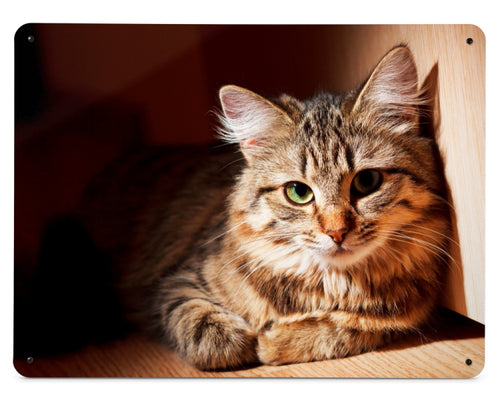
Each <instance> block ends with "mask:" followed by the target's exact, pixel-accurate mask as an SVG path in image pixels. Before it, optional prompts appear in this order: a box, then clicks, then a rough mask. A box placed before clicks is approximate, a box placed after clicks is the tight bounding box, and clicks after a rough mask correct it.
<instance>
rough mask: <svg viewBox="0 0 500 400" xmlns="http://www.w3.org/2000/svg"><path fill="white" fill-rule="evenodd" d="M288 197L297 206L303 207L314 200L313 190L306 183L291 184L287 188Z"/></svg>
mask: <svg viewBox="0 0 500 400" xmlns="http://www.w3.org/2000/svg"><path fill="white" fill-rule="evenodd" d="M285 194H286V197H287V198H288V199H289V200H290V201H291V202H292V203H295V204H299V205H303V204H307V203H309V202H311V201H312V200H313V199H314V193H313V191H312V189H311V188H310V187H309V186H307V185H306V184H304V183H300V182H289V183H287V184H286V186H285Z"/></svg>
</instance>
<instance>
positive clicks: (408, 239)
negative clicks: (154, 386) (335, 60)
mask: <svg viewBox="0 0 500 400" xmlns="http://www.w3.org/2000/svg"><path fill="white" fill-rule="evenodd" d="M220 101H221V105H222V111H223V115H222V116H221V119H222V121H223V128H222V130H221V135H222V136H223V138H224V139H225V140H226V141H227V142H230V143H236V144H238V145H239V149H240V150H241V151H240V152H239V153H238V154H234V151H231V152H227V151H222V150H220V149H219V150H217V151H211V152H204V151H203V150H193V151H192V153H191V154H190V155H189V156H188V157H186V156H185V153H182V152H177V153H175V152H173V153H172V154H170V155H169V156H168V157H166V158H165V157H163V154H162V153H158V154H156V156H155V157H152V158H151V157H150V158H149V159H148V161H144V159H141V158H140V157H139V158H137V160H136V161H137V162H136V164H137V165H138V164H141V165H142V167H143V168H149V169H150V171H153V170H154V171H156V173H157V174H156V175H154V174H153V172H154V171H153V172H150V173H149V172H148V174H150V175H147V178H144V175H137V176H136V175H134V172H133V170H132V169H128V170H122V172H121V174H122V175H121V176H118V177H116V176H115V177H114V178H113V179H114V180H113V182H114V183H112V184H111V187H114V186H117V185H118V183H119V182H122V181H127V182H128V183H129V184H130V182H136V184H135V187H134V191H133V192H129V194H128V195H126V194H124V193H123V194H121V195H120V196H122V197H121V202H117V203H114V206H113V207H114V209H113V211H110V209H109V207H108V208H106V207H107V206H106V205H105V204H104V203H105V201H104V200H102V199H100V200H99V201H100V203H99V204H100V206H99V207H101V214H100V216H98V217H94V218H97V220H99V221H101V220H102V221H107V220H109V218H113V217H115V219H116V220H117V221H118V222H117V223H118V224H121V225H120V226H121V227H122V228H121V229H120V232H116V231H115V232H106V231H105V229H106V227H107V226H111V225H106V226H105V227H104V228H103V229H104V231H103V232H101V242H103V243H105V244H106V243H107V246H108V248H112V250H113V251H114V254H117V259H118V261H117V263H118V264H121V265H120V268H121V269H122V273H121V274H120V277H119V285H118V286H119V288H120V290H121V292H122V294H123V296H122V298H123V302H124V304H125V305H126V306H127V307H128V308H129V310H130V311H131V315H133V316H134V318H136V320H137V321H139V322H140V323H141V324H142V325H143V326H144V327H145V328H146V329H148V330H149V331H150V332H151V333H152V334H154V335H155V337H156V338H158V339H159V340H161V341H162V342H164V343H165V344H168V345H169V346H171V347H172V348H173V349H175V351H176V352H177V353H178V354H179V355H180V356H182V357H183V358H184V359H185V360H187V361H188V362H190V363H192V364H193V365H195V366H196V367H198V368H200V369H224V368H236V367H238V366H242V365H245V364H249V363H255V362H261V363H265V364H284V363H297V362H306V361H311V360H323V359H330V358H336V357H345V356H348V355H353V354H358V353H361V352H366V351H369V350H372V349H375V348H377V347H378V346H381V345H383V344H384V343H387V342H388V341H389V340H390V339H391V337H392V336H394V335H396V334H399V333H402V332H405V331H410V330H412V329H415V328H417V327H418V326H419V325H421V324H422V323H423V322H425V321H426V319H427V318H428V316H429V315H430V313H431V311H432V310H433V307H434V305H435V301H436V296H437V292H438V290H439V287H440V286H439V285H440V276H441V270H442V268H443V265H444V263H445V262H446V257H445V255H446V254H447V253H446V248H447V245H448V242H447V237H448V236H449V233H448V231H449V210H448V206H447V203H446V201H445V199H444V196H445V195H444V184H443V178H442V172H441V171H440V169H439V167H438V162H437V160H436V158H435V144H434V143H433V141H432V140H431V139H430V138H428V137H426V135H423V134H422V133H421V132H420V125H419V117H420V109H421V106H422V99H421V96H420V92H419V90H418V87H417V72H416V67H415V63H414V61H413V57H412V55H411V53H410V51H409V50H408V49H407V48H406V47H404V46H399V47H396V48H394V49H393V50H391V51H390V52H389V53H388V54H387V55H386V56H385V57H383V59H382V60H381V61H380V62H379V64H378V65H377V66H376V67H375V69H374V70H373V72H372V74H371V75H370V77H369V78H368V79H367V80H366V82H365V83H364V84H363V85H362V86H361V87H360V88H359V89H357V90H354V91H352V92H350V93H347V94H344V95H333V94H321V95H318V96H316V97H313V98H311V99H308V100H305V101H299V100H297V99H295V98H292V97H290V96H288V95H282V96H281V97H279V98H278V99H274V100H269V99H266V98H264V97H261V96H259V95H257V94H255V93H253V92H251V91H249V90H246V89H243V88H240V87H237V86H224V87H223V88H222V89H221V90H220ZM153 175H154V176H156V178H153ZM139 176H141V178H138V177H139ZM134 177H135V178H134ZM136 178H137V179H136ZM134 179H135V181H134ZM101 182H106V183H105V184H104V183H102V184H101V188H100V189H101V190H102V191H103V192H104V191H106V190H115V189H116V188H112V189H109V187H110V183H109V182H110V181H109V180H108V181H106V179H105V178H103V180H102V181H101ZM138 185H140V186H138ZM98 186H99V184H98ZM132 186H133V185H132ZM130 193H132V194H130ZM127 196H129V197H133V199H135V203H134V204H136V208H135V209H134V212H133V213H132V212H131V213H130V214H127V213H129V212H130V210H128V209H127V210H126V211H123V210H121V208H120V207H122V206H120V205H119V204H122V203H125V202H126V201H125V200H124V199H125V198H127ZM104 197H105V196H104V195H102V198H104ZM127 201H128V200H127ZM132 203H133V201H132ZM104 210H105V211H104ZM94 211H95V210H94ZM97 215H99V213H97ZM89 218H90V217H89ZM106 224H108V223H107V222H106ZM103 225H105V223H104V222H103ZM114 226H115V227H116V226H117V225H116V224H115V225H114ZM120 235H124V236H127V235H128V236H127V241H125V242H124V243H125V245H124V244H123V243H122V245H121V247H120V246H119V245H116V244H111V241H113V243H115V242H116V241H117V240H116V239H117V237H119V236H120ZM105 247H106V246H105ZM123 271H124V272H123Z"/></svg>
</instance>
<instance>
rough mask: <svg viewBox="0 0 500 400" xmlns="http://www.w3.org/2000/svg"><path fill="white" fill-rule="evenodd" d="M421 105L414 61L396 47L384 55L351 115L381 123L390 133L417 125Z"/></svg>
mask: <svg viewBox="0 0 500 400" xmlns="http://www.w3.org/2000/svg"><path fill="white" fill-rule="evenodd" d="M422 103H423V101H422V98H421V97H420V93H419V90H418V76H417V68H416V66H415V61H414V60H413V56H412V54H411V52H410V50H409V49H408V48H407V47H405V46H399V47H396V48H394V49H392V50H391V51H389V53H387V54H386V55H385V56H384V57H383V58H382V60H381V61H380V62H379V63H378V65H377V66H376V67H375V69H374V70H373V72H372V74H371V75H370V77H369V78H368V80H367V81H366V83H365V84H364V85H363V87H362V88H361V90H360V91H359V92H358V95H357V98H356V101H355V103H354V106H353V108H352V112H353V113H363V114H364V116H365V118H366V119H368V120H370V119H371V120H374V121H373V122H376V123H379V124H382V123H383V124H384V125H386V126H387V128H388V129H389V130H391V131H396V132H397V131H399V132H401V131H408V130H410V129H412V128H413V127H414V126H415V124H416V123H417V122H418V115H419V106H420V105H421V104H422Z"/></svg>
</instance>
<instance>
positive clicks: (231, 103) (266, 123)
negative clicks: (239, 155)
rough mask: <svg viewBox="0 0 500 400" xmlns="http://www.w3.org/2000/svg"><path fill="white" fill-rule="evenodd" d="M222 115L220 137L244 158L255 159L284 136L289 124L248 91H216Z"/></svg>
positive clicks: (269, 104)
mask: <svg viewBox="0 0 500 400" xmlns="http://www.w3.org/2000/svg"><path fill="white" fill-rule="evenodd" d="M219 97H220V102H221V105H222V111H223V115H221V116H220V120H221V122H222V129H220V130H219V134H220V135H221V137H222V138H223V139H224V140H225V141H227V142H230V143H239V144H240V146H241V149H242V151H243V153H244V154H245V156H247V158H248V157H251V156H257V155H258V154H259V153H262V152H263V151H266V150H268V149H269V147H270V146H272V143H273V142H274V141H275V140H277V139H279V138H280V137H282V136H283V135H286V134H287V132H288V131H289V129H290V127H291V124H292V121H291V119H290V117H289V116H288V115H287V114H286V112H285V111H283V110H282V109H281V108H279V107H278V106H276V105H275V104H273V103H272V102H271V101H269V100H267V99H265V98H264V97H262V96H259V95H258V94H256V93H253V92H251V91H250V90H247V89H244V88H241V87H239V86H234V85H228V86H223V87H222V88H221V89H220V91H219Z"/></svg>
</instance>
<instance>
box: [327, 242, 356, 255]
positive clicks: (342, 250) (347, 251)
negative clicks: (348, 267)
mask: <svg viewBox="0 0 500 400" xmlns="http://www.w3.org/2000/svg"><path fill="white" fill-rule="evenodd" d="M350 254H352V250H350V249H348V248H347V247H344V246H343V245H340V246H337V247H336V248H335V249H334V250H333V251H332V252H331V255H332V256H333V257H342V256H347V255H350Z"/></svg>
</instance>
